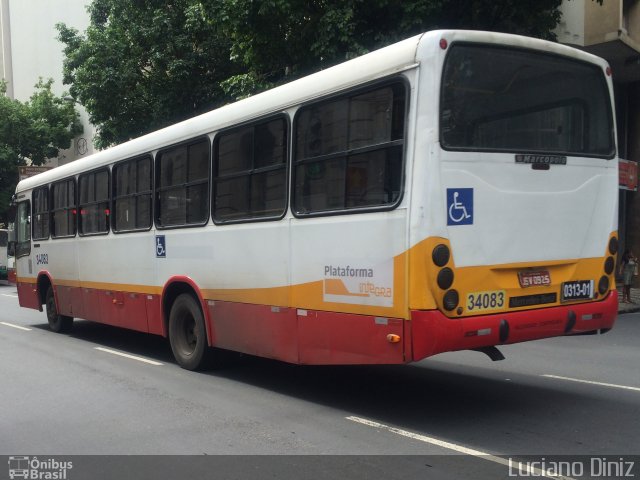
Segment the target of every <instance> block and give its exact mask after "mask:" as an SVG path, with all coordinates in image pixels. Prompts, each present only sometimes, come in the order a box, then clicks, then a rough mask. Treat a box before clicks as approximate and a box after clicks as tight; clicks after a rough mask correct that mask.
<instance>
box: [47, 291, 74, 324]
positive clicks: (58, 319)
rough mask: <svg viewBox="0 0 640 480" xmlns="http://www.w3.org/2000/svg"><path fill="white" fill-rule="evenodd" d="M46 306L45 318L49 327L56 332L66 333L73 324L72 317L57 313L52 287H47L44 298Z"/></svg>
mask: <svg viewBox="0 0 640 480" xmlns="http://www.w3.org/2000/svg"><path fill="white" fill-rule="evenodd" d="M45 303H46V307H47V320H48V321H49V328H50V329H51V330H52V331H54V332H56V333H66V332H68V331H70V330H71V327H72V326H73V317H68V316H67V315H60V314H59V313H58V307H57V306H56V297H55V295H54V293H53V287H51V286H50V287H49V288H48V289H47V297H46V300H45Z"/></svg>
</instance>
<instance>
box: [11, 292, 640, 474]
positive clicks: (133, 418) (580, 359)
mask: <svg viewBox="0 0 640 480" xmlns="http://www.w3.org/2000/svg"><path fill="white" fill-rule="evenodd" d="M502 352H503V353H504V354H505V356H506V360H504V361H502V362H491V361H490V360H489V359H488V358H487V357H485V356H484V355H482V354H479V353H475V352H456V353H448V354H443V355H439V356H437V357H433V358H431V359H427V360H424V361H422V362H419V363H416V364H412V365H406V366H373V367H372V366H366V367H360V366H358V367H352V366H350V367H308V366H295V365H288V364H284V363H280V362H276V361H271V360H265V359H259V358H254V357H249V356H244V357H242V358H239V359H236V360H234V361H233V362H231V363H230V364H229V365H226V366H225V368H223V369H219V370H215V371H210V372H204V373H194V372H188V371H186V370H183V369H181V368H179V367H178V366H177V365H176V363H175V362H174V361H173V358H172V356H171V350H170V347H169V344H168V342H167V341H166V340H164V339H162V338H159V337H154V336H148V335H143V334H139V333H135V332H129V331H125V330H120V329H117V328H113V327H108V326H103V325H99V324H95V323H91V322H86V321H76V322H75V324H74V329H73V332H72V333H71V334H68V335H59V334H54V333H52V332H50V331H49V330H48V326H47V324H46V317H45V314H44V313H41V312H37V311H35V310H28V309H21V308H19V307H18V299H17V294H16V293H15V288H13V287H9V286H0V455H34V454H37V455H39V456H40V458H43V456H47V455H48V456H60V455H62V456H65V455H218V457H217V465H216V471H218V472H219V473H220V474H224V473H225V472H226V473H227V474H228V475H227V477H226V478H230V477H231V476H233V475H232V473H233V468H238V464H241V465H242V466H243V468H245V469H247V471H248V472H249V473H251V472H253V473H254V474H255V473H257V472H261V474H262V473H264V471H265V470H264V468H267V467H265V464H266V465H270V466H271V467H272V468H273V469H274V470H273V471H272V472H271V473H272V474H271V476H270V478H321V477H322V478H329V477H331V478H383V477H384V478H386V479H388V478H427V477H428V478H491V479H494V478H509V475H508V474H507V470H506V468H507V467H506V466H505V465H504V463H505V460H504V459H508V458H512V457H513V459H514V461H515V459H524V458H529V457H531V458H533V459H536V458H537V459H540V458H546V459H547V461H550V459H551V458H555V457H556V456H570V457H559V458H565V459H566V458H581V459H582V458H586V459H592V458H597V459H601V458H607V459H609V460H610V459H614V460H615V461H616V462H618V463H620V462H631V461H633V462H635V470H634V472H635V476H636V477H638V476H640V457H638V455H640V314H639V313H631V314H625V315H622V316H620V317H619V318H618V321H617V324H616V326H615V328H614V329H613V330H612V331H611V332H609V333H607V334H606V335H598V336H583V337H563V338H555V339H548V340H542V341H537V342H530V343H526V344H521V345H512V346H506V347H504V348H502ZM122 354H125V355H129V356H122ZM225 455H251V456H254V455H260V457H242V458H243V460H242V461H240V462H239V461H238V457H226V456H225ZM271 455H278V456H280V455H289V456H288V457H275V458H279V460H274V457H271ZM291 455H295V456H294V457H291ZM74 458H76V459H77V462H83V461H85V462H86V461H88V459H89V458H90V457H85V458H84V459H83V458H82V457H74ZM141 458H144V457H141ZM160 458H161V457H155V460H154V461H153V465H155V468H156V469H158V470H159V471H160V472H164V473H167V472H170V471H171V466H170V464H172V463H173V464H175V463H176V462H178V463H179V459H176V458H177V457H168V458H169V459H171V458H173V460H172V461H170V460H166V459H165V460H160ZM186 458H190V459H193V458H198V457H186ZM234 459H235V460H234ZM100 461H103V462H104V457H103V458H102V459H101V460H100ZM203 461H204V460H203ZM598 461H600V460H598ZM167 462H168V463H167ZM501 462H502V463H501ZM112 463H114V462H112ZM115 463H117V462H115ZM111 467H112V469H111V470H109V469H107V470H104V469H102V470H101V471H103V470H104V471H109V472H111V473H110V474H109V475H107V474H105V475H107V476H104V477H99V476H97V475H92V477H91V478H116V477H115V473H113V472H114V470H113V469H114V468H115V469H116V471H117V466H113V465H112V466H111ZM101 468H102V467H101ZM140 468H142V467H140ZM181 468H182V469H181V470H179V471H180V472H181V476H182V475H184V476H185V478H187V477H188V476H189V473H190V472H192V474H193V475H195V474H196V473H197V471H193V469H196V470H197V469H198V468H202V469H203V470H204V469H206V470H209V471H210V469H211V465H207V464H206V463H202V464H201V463H200V461H194V460H189V461H188V467H187V466H183V467H181ZM278 469H281V471H279V470H278ZM76 472H78V470H77V469H76ZM76 472H73V473H76ZM278 472H279V473H278ZM529 473H531V472H529ZM5 474H6V471H5V469H4V467H2V466H1V465H0V478H3V477H2V476H3V475H5ZM112 474H113V475H114V476H112ZM524 476H526V475H524ZM529 476H531V475H529ZM222 477H225V475H222ZM222 477H218V478H222ZM67 478H70V479H71V480H73V478H80V477H78V476H76V477H73V476H69V477H67ZM85 478H86V477H85ZM139 478H143V477H139ZM145 478H146V477H145ZM149 478H152V477H149ZM153 478H164V477H161V476H160V477H159V476H157V475H156V476H155V477H153ZM166 478H175V477H166ZM236 478H239V477H236ZM256 478H265V477H264V476H262V475H261V476H260V477H256ZM581 478H590V477H586V476H583V477H581ZM593 478H595V477H593ZM609 478H618V477H609ZM620 478H622V477H620Z"/></svg>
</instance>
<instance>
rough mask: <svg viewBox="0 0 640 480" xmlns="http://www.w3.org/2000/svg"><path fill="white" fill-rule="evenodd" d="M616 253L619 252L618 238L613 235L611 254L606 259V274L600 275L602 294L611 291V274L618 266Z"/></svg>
mask: <svg viewBox="0 0 640 480" xmlns="http://www.w3.org/2000/svg"><path fill="white" fill-rule="evenodd" d="M616 253H618V239H617V238H616V237H611V239H610V240H609V256H608V257H607V258H606V260H605V261H604V273H605V275H603V276H602V277H600V281H598V293H599V294H600V295H604V294H605V293H607V292H608V291H609V275H611V274H612V273H613V271H614V270H615V268H616V259H615V255H616Z"/></svg>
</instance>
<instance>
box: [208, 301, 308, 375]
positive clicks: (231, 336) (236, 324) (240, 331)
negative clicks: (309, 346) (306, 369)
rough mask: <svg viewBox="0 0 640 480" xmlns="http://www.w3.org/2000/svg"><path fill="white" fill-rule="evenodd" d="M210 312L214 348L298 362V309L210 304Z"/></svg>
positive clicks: (220, 303)
mask: <svg viewBox="0 0 640 480" xmlns="http://www.w3.org/2000/svg"><path fill="white" fill-rule="evenodd" d="M208 309H209V316H210V318H212V319H213V320H212V321H213V328H210V331H211V334H212V335H211V336H212V339H213V344H214V345H215V346H217V347H220V348H225V349H228V350H234V351H236V352H243V353H249V354H251V355H258V356H261V357H267V358H275V359H278V360H283V361H285V362H291V363H297V362H298V342H297V338H296V333H297V328H296V311H295V309H291V308H282V307H273V308H272V307H269V306H265V305H250V304H244V303H232V302H209V303H208Z"/></svg>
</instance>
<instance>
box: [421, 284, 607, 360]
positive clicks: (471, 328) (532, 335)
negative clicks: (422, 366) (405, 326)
mask: <svg viewBox="0 0 640 480" xmlns="http://www.w3.org/2000/svg"><path fill="white" fill-rule="evenodd" d="M617 311H618V296H617V293H616V292H615V291H613V292H611V293H610V294H609V295H608V296H607V298H606V299H604V300H603V301H601V302H594V303H583V304H576V305H566V306H561V307H550V308H541V309H537V310H528V311H522V312H512V313H504V314H499V315H483V316H479V317H466V318H447V317H446V316H444V315H443V314H442V313H440V312H439V311H437V310H434V311H414V312H412V315H411V319H412V322H411V323H412V325H411V328H412V339H413V342H412V347H413V360H414V361H417V360H420V359H422V358H425V357H429V356H431V355H435V354H437V353H442V352H450V351H456V350H470V349H476V348H481V347H488V346H494V345H504V344H510V343H518V342H526V341H529V340H537V339H540V338H547V337H556V336H560V335H571V334H577V333H584V332H591V331H594V330H599V329H609V328H611V327H612V326H613V324H614V322H615V319H616V315H617ZM572 319H574V320H572ZM501 334H502V337H501Z"/></svg>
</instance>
